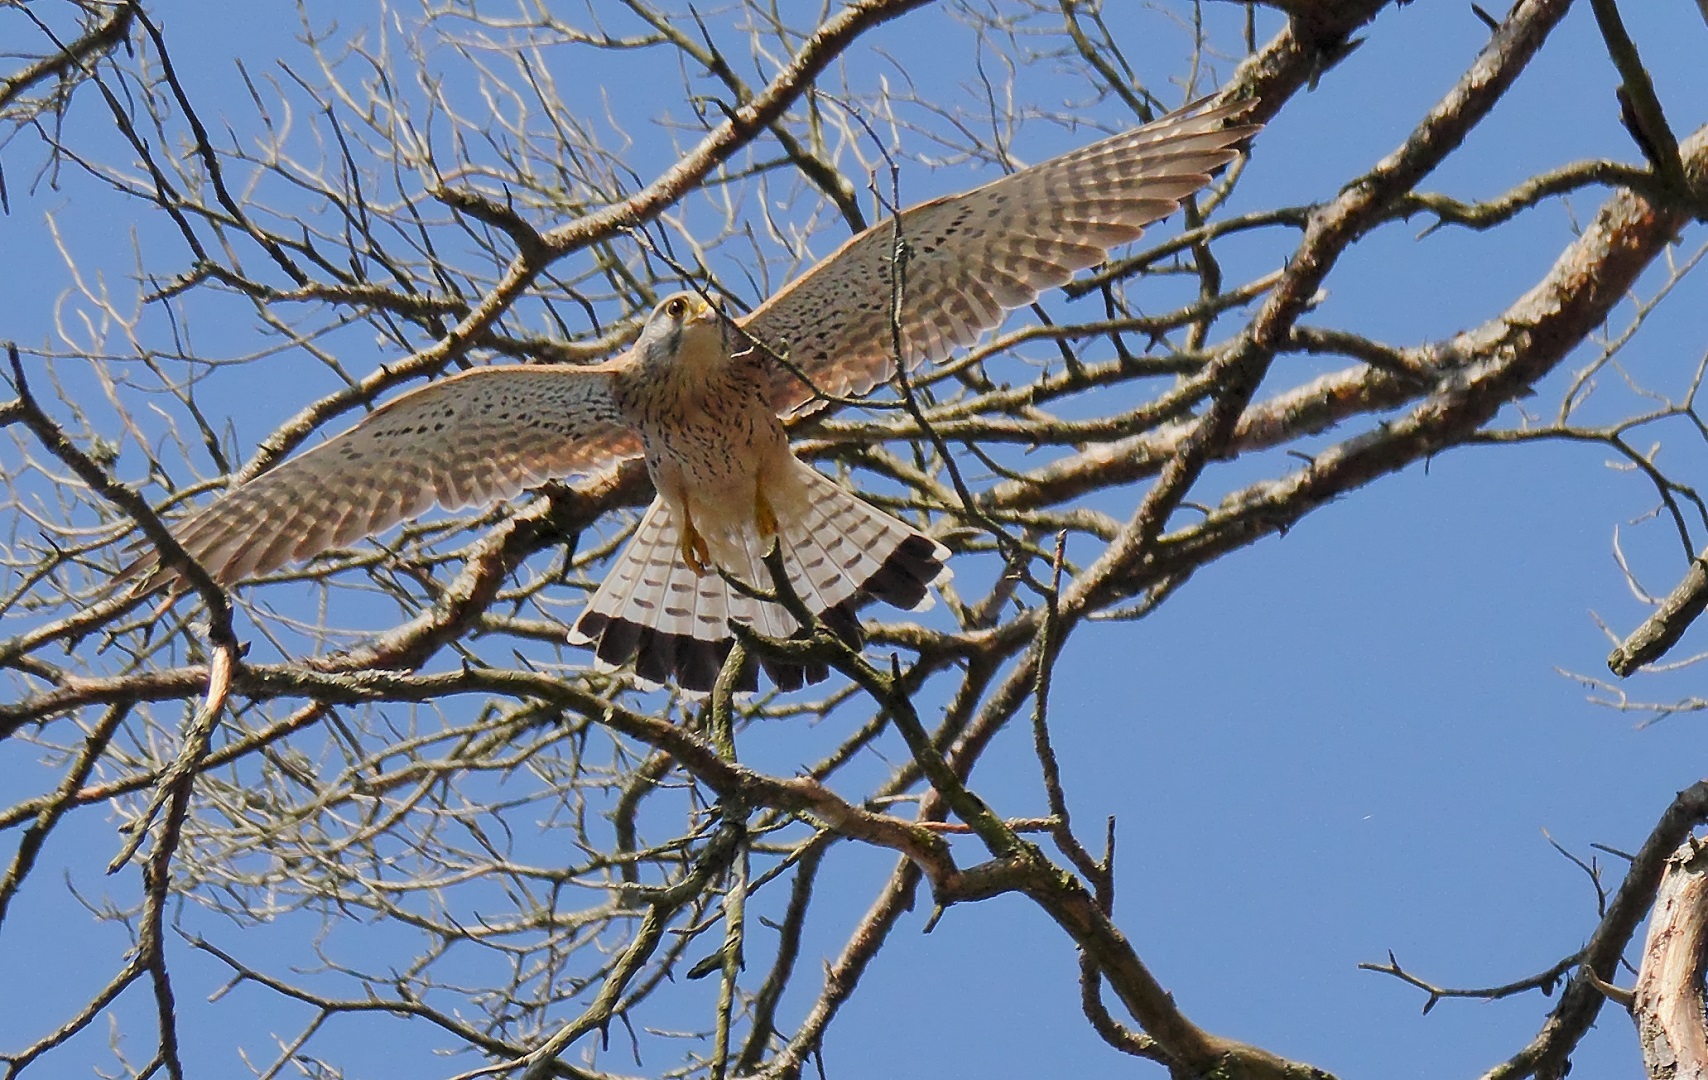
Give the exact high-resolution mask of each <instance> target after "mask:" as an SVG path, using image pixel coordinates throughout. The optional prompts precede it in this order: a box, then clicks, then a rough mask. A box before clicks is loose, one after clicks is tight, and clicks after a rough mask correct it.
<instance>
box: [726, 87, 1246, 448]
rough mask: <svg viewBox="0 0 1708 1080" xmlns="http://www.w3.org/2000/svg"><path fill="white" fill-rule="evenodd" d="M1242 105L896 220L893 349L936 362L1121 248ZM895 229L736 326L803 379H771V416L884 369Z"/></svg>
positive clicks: (888, 362) (1161, 124)
mask: <svg viewBox="0 0 1708 1080" xmlns="http://www.w3.org/2000/svg"><path fill="white" fill-rule="evenodd" d="M1247 107H1248V103H1241V104H1237V105H1217V106H1208V105H1205V104H1203V103H1199V104H1197V105H1193V106H1188V107H1187V108H1185V109H1182V110H1180V111H1178V112H1174V113H1171V114H1169V115H1168V116H1165V117H1163V118H1162V119H1160V120H1157V121H1156V122H1154V123H1151V124H1146V125H1145V126H1144V127H1141V128H1136V129H1134V130H1132V131H1128V132H1125V133H1124V134H1121V135H1116V136H1114V137H1112V138H1109V139H1105V140H1103V141H1102V142H1097V143H1093V144H1092V145H1090V146H1087V147H1084V148H1082V149H1079V150H1076V151H1074V152H1072V153H1069V154H1064V155H1062V156H1061V157H1058V158H1053V159H1051V160H1049V161H1045V162H1042V163H1040V164H1038V165H1034V166H1032V167H1031V168H1028V169H1023V170H1021V171H1020V172H1017V173H1013V174H1011V175H1009V176H1005V177H1003V178H1002V179H1000V180H994V181H992V182H991V183H988V184H986V185H985V186H983V187H980V188H974V189H973V190H972V191H968V192H964V193H962V194H960V195H951V196H948V197H946V198H941V199H936V200H934V201H932V202H927V203H921V204H920V205H918V206H915V207H912V208H911V209H908V210H906V211H903V212H902V214H901V219H900V234H901V238H902V240H903V241H904V242H905V244H906V246H907V249H908V257H907V259H906V261H905V264H904V266H905V272H904V275H903V278H902V286H903V287H902V290H901V318H900V325H901V354H902V356H904V357H905V358H906V360H907V363H908V365H909V367H911V366H913V365H915V364H919V363H922V362H924V361H927V360H941V359H942V358H944V357H945V356H947V355H949V353H950V352H951V351H952V350H954V349H955V348H957V347H961V346H965V345H970V344H972V343H973V342H974V341H976V340H977V339H978V337H979V335H981V334H983V333H984V332H985V331H986V330H989V329H990V328H992V327H994V326H995V325H997V323H999V322H1000V321H1001V320H1002V316H1003V313H1004V312H1006V311H1008V310H1010V309H1012V308H1017V307H1022V306H1024V305H1026V304H1029V303H1031V302H1032V301H1033V300H1035V299H1037V298H1038V295H1039V294H1040V293H1042V292H1043V291H1044V290H1046V289H1051V288H1055V287H1056V286H1058V285H1062V284H1065V283H1066V282H1067V281H1068V279H1069V278H1071V277H1072V276H1073V274H1074V272H1075V271H1077V270H1083V269H1085V268H1086V267H1088V266H1093V265H1095V264H1097V263H1099V262H1102V261H1103V259H1104V257H1105V255H1106V254H1107V253H1108V251H1109V249H1111V248H1113V247H1116V246H1118V245H1120V244H1124V243H1127V242H1129V241H1131V240H1135V239H1137V238H1138V237H1139V235H1140V234H1141V233H1143V232H1144V227H1145V226H1146V225H1148V224H1150V223H1151V222H1153V221H1155V220H1157V219H1158V218H1162V217H1166V216H1167V215H1168V214H1170V213H1171V212H1173V210H1174V209H1175V208H1176V207H1177V206H1179V205H1180V202H1181V200H1182V199H1185V198H1186V197H1187V196H1188V195H1190V194H1192V193H1193V192H1194V191H1197V190H1198V189H1199V188H1201V187H1203V186H1204V185H1205V184H1207V183H1209V182H1210V177H1209V172H1210V170H1212V169H1214V168H1217V167H1218V166H1221V165H1225V164H1227V163H1228V162H1229V161H1232V160H1233V159H1234V158H1236V157H1238V156H1239V155H1238V152H1237V151H1236V150H1234V149H1232V147H1233V146H1234V144H1236V143H1238V142H1239V141H1240V140H1242V139H1244V138H1246V137H1248V136H1250V135H1251V134H1253V133H1254V132H1256V131H1257V130H1258V128H1257V125H1254V124H1233V125H1227V124H1226V123H1225V121H1227V120H1228V119H1229V118H1231V117H1234V116H1237V115H1238V114H1239V113H1241V112H1242V111H1244V110H1245V109H1246V108H1247ZM896 228H897V223H896V221H895V220H894V219H891V220H889V221H884V222H881V223H880V224H877V225H874V226H872V227H871V228H869V229H867V230H866V231H865V232H862V233H860V234H859V235H858V236H855V237H854V238H853V239H851V240H849V241H848V242H847V243H846V244H843V245H842V247H841V248H840V249H838V250H837V252H836V253H835V254H834V255H831V256H830V257H829V258H827V259H825V260H824V261H823V262H821V263H819V264H818V265H817V266H815V267H813V268H812V269H811V270H809V271H807V273H806V274H804V275H803V276H801V277H799V278H796V279H795V280H794V281H792V282H790V283H789V284H788V285H786V286H784V288H783V289H782V290H781V291H780V292H778V293H777V294H776V295H775V296H773V297H771V298H770V299H769V300H767V301H766V302H765V303H763V304H761V305H760V306H759V307H758V308H755V309H754V311H753V312H752V313H751V314H750V315H748V316H747V318H745V319H743V320H742V321H741V327H742V329H743V330H745V331H746V332H747V333H748V334H750V335H752V336H753V337H754V338H756V339H757V340H758V341H759V342H761V343H762V344H763V345H764V346H765V347H766V348H768V349H771V350H774V351H775V352H777V353H780V354H782V355H784V356H786V357H787V358H788V360H789V362H790V364H792V365H793V366H795V367H797V368H799V369H800V371H801V373H802V374H803V375H805V376H806V379H807V380H808V382H810V384H811V385H808V382H803V381H802V379H801V378H800V377H799V376H797V375H795V374H794V373H793V372H790V371H787V370H779V372H778V374H777V376H776V379H775V382H774V383H773V395H774V401H775V403H776V406H777V411H778V412H779V413H782V414H784V415H788V414H790V413H794V412H804V411H807V410H808V409H809V408H810V406H811V403H812V401H813V400H814V393H813V390H814V388H815V387H816V388H817V389H818V390H819V391H820V392H822V393H825V394H830V395H833V396H838V397H841V396H847V395H854V394H862V393H865V392H866V391H868V390H870V389H871V388H872V387H874V386H876V385H877V384H878V383H880V382H883V381H884V380H885V379H888V378H889V377H890V375H891V374H892V373H893V372H894V371H895V355H896V350H895V342H894V339H893V337H892V334H891V328H890V307H891V303H892V296H891V285H890V270H891V253H892V251H893V249H894V242H895V238H896Z"/></svg>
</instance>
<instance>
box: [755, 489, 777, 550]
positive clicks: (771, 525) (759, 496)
mask: <svg viewBox="0 0 1708 1080" xmlns="http://www.w3.org/2000/svg"><path fill="white" fill-rule="evenodd" d="M753 516H754V517H755V518H756V519H757V520H758V522H759V539H760V540H762V541H765V542H769V541H770V540H771V538H772V537H774V536H776V535H777V515H776V513H775V512H774V511H773V510H772V509H771V504H770V503H769V502H767V501H766V499H765V492H763V491H755V492H754V493H753Z"/></svg>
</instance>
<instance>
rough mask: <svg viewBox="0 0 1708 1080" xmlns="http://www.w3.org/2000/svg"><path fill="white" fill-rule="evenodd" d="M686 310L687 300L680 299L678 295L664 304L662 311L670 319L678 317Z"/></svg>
mask: <svg viewBox="0 0 1708 1080" xmlns="http://www.w3.org/2000/svg"><path fill="white" fill-rule="evenodd" d="M687 310H688V301H686V300H684V299H682V298H681V297H680V296H678V297H677V298H676V299H674V300H672V301H670V303H668V304H665V305H664V313H665V314H666V315H668V316H670V317H671V318H672V319H680V318H681V317H682V313H683V312H685V311H687Z"/></svg>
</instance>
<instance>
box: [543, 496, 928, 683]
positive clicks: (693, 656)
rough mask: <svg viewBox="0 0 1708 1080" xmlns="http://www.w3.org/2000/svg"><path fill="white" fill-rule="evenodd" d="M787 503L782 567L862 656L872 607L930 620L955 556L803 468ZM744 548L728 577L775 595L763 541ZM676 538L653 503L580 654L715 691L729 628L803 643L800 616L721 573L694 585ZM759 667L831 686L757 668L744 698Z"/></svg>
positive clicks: (810, 667) (775, 677) (781, 518)
mask: <svg viewBox="0 0 1708 1080" xmlns="http://www.w3.org/2000/svg"><path fill="white" fill-rule="evenodd" d="M795 468H796V470H797V472H796V474H795V476H794V477H792V479H793V480H794V481H795V482H794V483H792V484H790V485H788V487H789V488H791V489H792V490H790V491H789V492H788V493H787V497H786V498H779V499H778V500H777V504H776V505H774V507H773V509H774V510H775V511H776V516H777V521H778V532H779V536H778V540H779V542H780V543H781V544H782V548H783V565H784V566H785V568H786V569H787V571H788V576H789V583H790V585H791V586H792V587H793V589H794V590H795V594H796V595H797V596H799V597H800V598H801V600H802V601H803V602H805V604H806V606H807V607H808V608H809V609H810V610H811V611H813V613H814V614H816V615H817V616H818V618H819V620H820V621H821V622H823V623H824V624H825V625H826V626H828V627H829V628H830V629H831V630H833V631H834V632H836V633H837V634H838V635H839V636H841V637H842V638H843V640H845V641H847V642H848V643H849V644H850V645H853V646H855V647H858V645H859V642H860V625H859V622H858V621H857V620H856V619H855V617H854V612H855V611H856V610H857V609H858V608H859V607H860V606H861V605H862V604H864V603H866V602H867V601H868V600H874V599H875V600H882V601H884V602H886V603H889V604H894V605H895V606H897V607H901V608H908V609H912V610H921V609H923V608H925V607H928V606H929V605H930V603H931V593H930V587H931V586H932V585H933V584H935V583H937V582H939V581H942V580H946V579H947V578H948V576H949V570H948V568H947V567H946V566H945V565H944V563H945V561H946V560H947V559H948V557H949V550H948V549H947V548H945V547H944V546H943V545H941V544H939V543H937V542H936V541H935V540H932V539H931V538H930V537H928V536H926V535H925V534H923V533H921V532H920V531H919V530H917V529H915V528H913V527H912V526H910V525H907V524H906V523H904V522H901V521H898V520H896V519H895V518H893V517H891V516H890V515H888V514H886V513H884V512H883V511H882V510H879V509H877V508H876V507H874V506H872V505H870V504H869V503H867V502H865V501H864V500H862V499H860V498H858V497H857V496H854V495H852V494H850V493H848V492H847V491H844V490H843V489H842V488H841V487H840V486H839V485H837V484H836V483H835V482H834V481H832V480H831V479H829V478H828V477H825V476H823V475H822V474H820V473H819V472H818V471H817V470H815V469H813V468H811V467H810V466H807V465H804V464H799V463H797V464H796V466H795ZM744 539H745V541H746V542H745V545H744V546H743V547H742V548H741V549H739V550H740V551H741V556H742V557H741V558H740V559H739V560H738V561H740V562H741V563H743V565H740V566H728V565H725V566H724V567H723V569H724V571H725V572H727V573H729V574H730V575H732V576H733V577H735V578H737V579H739V580H741V581H743V582H745V583H747V584H749V585H752V586H753V587H754V588H756V589H757V590H759V591H761V592H771V591H772V588H771V580H770V576H769V574H768V573H767V572H766V570H765V566H764V563H763V559H764V556H765V555H766V554H767V552H768V550H769V548H768V547H762V546H761V543H760V541H759V538H758V535H757V533H756V532H754V533H752V534H751V535H748V536H746V537H745V538H744ZM679 543H680V541H679V534H678V531H677V524H676V522H675V521H674V519H673V517H672V512H671V509H670V508H669V507H668V506H667V505H666V504H665V503H664V501H663V500H662V499H657V500H654V501H653V504H652V506H651V507H650V508H649V509H648V510H647V512H646V516H645V517H643V518H642V519H641V523H640V527H639V528H638V529H636V531H635V535H634V538H633V539H632V540H630V541H629V545H628V547H626V548H625V549H623V553H622V554H621V555H620V556H618V558H617V561H616V563H615V564H614V565H613V566H612V567H611V569H610V571H609V572H608V573H607V574H606V575H605V580H604V583H603V584H601V585H600V586H599V590H598V591H597V592H595V593H594V594H593V598H592V599H591V600H589V601H588V603H587V609H586V610H585V611H584V612H582V615H581V618H580V619H578V620H577V621H576V624H575V628H574V629H573V630H571V631H570V635H569V638H570V641H571V642H572V643H575V644H582V645H594V646H595V651H596V655H597V656H598V658H599V659H600V661H602V662H604V663H606V664H610V665H613V666H615V665H619V664H623V663H626V662H627V661H629V660H633V661H634V664H635V674H636V675H638V676H640V677H641V678H642V679H645V680H647V681H649V682H655V683H662V682H664V681H665V680H666V679H671V678H673V679H675V681H676V683H677V685H678V686H680V687H681V688H682V689H684V690H687V691H690V692H695V693H704V692H707V691H709V690H711V688H712V684H713V682H714V681H716V679H717V676H718V671H719V669H720V668H722V666H723V663H724V660H725V659H726V658H727V657H728V656H729V652H730V648H731V647H732V644H733V641H734V638H733V636H732V634H731V631H730V629H729V623H730V621H731V620H735V621H738V622H742V623H746V624H747V625H748V626H751V627H752V628H753V629H754V630H756V631H758V632H759V633H761V634H764V635H766V636H767V637H775V638H787V637H791V636H793V635H795V634H798V633H799V632H800V629H801V628H800V624H799V622H797V621H796V619H795V618H794V616H792V615H790V614H789V613H788V611H787V610H786V609H785V608H784V607H783V606H782V605H781V604H777V603H772V602H769V601H765V600H760V599H757V598H755V597H752V596H747V595H744V594H743V593H741V592H740V591H738V590H736V589H735V588H733V587H732V586H731V585H730V584H729V582H727V581H725V580H724V579H723V577H721V576H720V575H718V574H716V573H711V574H707V575H705V576H704V577H700V576H696V575H695V573H694V572H693V571H692V570H691V569H689V568H688V567H687V566H686V565H685V564H684V563H683V562H682V558H681V556H680V555H679V554H678V548H679ZM760 667H763V668H764V669H765V672H766V674H767V675H768V676H770V678H771V681H772V682H774V683H775V684H776V685H777V687H778V689H780V690H794V689H798V688H800V687H801V686H803V685H805V684H807V683H814V682H818V681H820V680H822V679H824V678H825V677H826V676H827V675H828V674H829V670H828V669H827V668H826V667H825V666H824V665H823V664H819V663H809V664H804V665H803V664H790V663H786V662H780V661H775V660H770V659H762V660H759V661H758V662H757V664H756V663H754V662H753V661H749V663H748V665H747V668H746V669H745V670H744V671H743V672H742V673H741V678H740V680H739V682H738V684H737V688H738V689H742V690H755V689H757V688H758V670H759V668H760Z"/></svg>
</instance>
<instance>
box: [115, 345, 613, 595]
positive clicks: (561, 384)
mask: <svg viewBox="0 0 1708 1080" xmlns="http://www.w3.org/2000/svg"><path fill="white" fill-rule="evenodd" d="M611 379H612V375H611V372H610V370H609V369H608V368H607V367H606V366H605V365H601V366H599V367H565V366H554V367H496V368H481V369H478V370H475V371H469V372H464V373H463V374H461V375H457V376H455V377H453V378H449V379H445V380H442V381H440V382H436V383H433V384H431V385H429V386H425V387H422V388H421V389H419V390H416V391H414V392H413V393H410V394H406V395H404V396H403V397H400V398H398V399H397V400H396V401H393V402H391V403H389V404H387V405H385V406H384V407H383V408H380V409H378V410H376V411H375V412H374V413H373V415H371V416H369V417H368V418H367V419H365V420H363V421H362V422H361V423H360V424H357V425H356V426H355V427H353V428H351V429H350V430H349V431H346V432H345V433H344V434H342V435H339V436H338V437H337V438H334V439H331V440H328V441H327V442H324V443H322V444H320V445H319V446H316V447H314V448H313V449H311V450H309V451H307V452H306V453H303V454H299V455H297V456H296V457H294V458H292V459H290V460H289V461H286V462H285V463H284V464H282V465H280V466H279V467H277V468H275V469H273V470H272V471H270V472H266V473H263V474H262V475H260V476H258V477H256V478H255V479H254V480H251V481H250V482H248V483H247V484H244V485H242V486H241V487H238V488H236V489H234V490H232V491H230V492H228V493H227V494H226V495H225V496H224V497H222V498H220V499H219V500H218V501H217V502H215V503H213V504H212V505H211V506H209V507H207V508H206V509H205V510H203V511H202V512H201V513H199V514H197V515H195V516H194V517H192V518H191V519H190V520H189V521H187V522H185V523H184V524H183V525H180V526H179V527H178V528H176V529H175V530H173V532H174V534H175V535H176V536H177V538H178V542H179V543H181V544H183V545H184V547H185V549H186V550H187V551H188V552H189V553H190V554H191V555H193V556H195V558H196V559H197V561H199V562H200V563H201V564H202V566H203V567H205V568H206V569H207V571H208V572H209V573H210V574H212V575H213V577H214V580H216V581H219V582H222V583H224V584H231V583H232V582H235V581H238V580H240V579H242V578H244V577H248V576H250V575H252V574H264V573H266V572H268V571H270V570H274V569H276V568H278V567H280V566H283V565H285V564H287V563H291V562H297V561H301V560H303V559H308V558H312V557H313V556H315V555H318V554H319V553H321V552H323V551H326V550H327V549H329V548H333V547H337V546H340V545H343V544H348V543H351V542H353V541H355V540H359V539H361V538H362V537H366V536H372V535H374V534H376V533H379V532H382V531H384V530H385V529H387V528H389V527H390V526H392V525H395V524H397V523H398V522H399V521H403V520H405V519H407V518H412V517H414V516H416V515H418V514H420V513H422V512H423V511H425V510H427V509H428V508H429V507H431V506H432V505H433V504H434V503H438V504H439V505H441V506H444V507H446V508H448V509H456V508H458V507H463V506H472V505H478V504H482V503H488V502H493V501H496V500H498V499H504V498H509V497H511V496H513V495H515V494H517V493H518V492H520V491H522V490H523V489H524V488H527V487H530V486H533V485H536V484H541V483H544V482H545V481H547V480H551V479H555V478H558V477H563V476H570V475H575V474H582V473H589V472H595V471H597V470H599V469H601V468H604V467H606V466H608V465H611V464H613V463H615V462H617V461H620V460H622V459H624V458H628V457H636V456H638V455H639V454H640V441H639V439H638V438H636V437H635V436H634V435H633V433H631V432H630V431H629V430H628V428H627V427H626V426H625V425H624V422H623V418H622V415H621V414H620V413H619V412H618V410H617V406H616V404H615V402H614V400H613V398H612V386H611ZM154 567H155V560H154V558H153V557H152V556H149V557H147V558H145V559H144V560H142V561H140V562H138V563H137V564H135V565H133V566H132V567H130V568H129V569H128V570H127V571H126V575H127V576H132V577H134V576H137V575H138V574H140V573H148V572H149V571H152V570H153V569H154ZM165 576H166V575H164V574H151V575H150V576H149V578H148V581H147V584H148V585H149V586H154V585H158V584H161V583H162V581H163V580H164V578H165Z"/></svg>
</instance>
